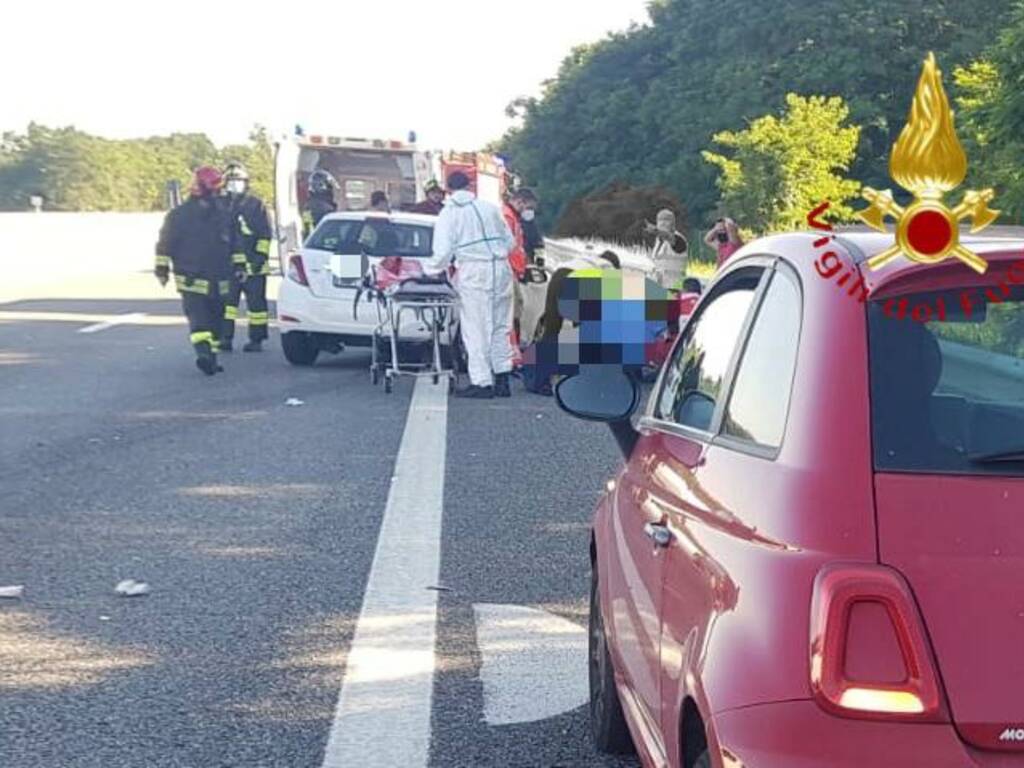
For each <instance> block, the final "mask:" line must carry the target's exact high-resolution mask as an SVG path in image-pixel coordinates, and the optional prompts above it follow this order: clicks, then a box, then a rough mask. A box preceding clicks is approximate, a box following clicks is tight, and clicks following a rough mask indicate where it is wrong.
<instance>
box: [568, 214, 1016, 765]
mask: <svg viewBox="0 0 1024 768" xmlns="http://www.w3.org/2000/svg"><path fill="white" fill-rule="evenodd" d="M818 237H819V235H812V234H789V235H779V236H774V237H770V238H766V239H762V240H759V241H756V242H754V243H751V244H748V245H747V246H745V247H744V248H743V250H742V251H740V252H739V253H738V254H737V255H736V256H734V257H733V258H732V259H730V261H729V262H728V264H727V265H726V266H725V267H724V268H723V270H722V272H721V273H720V274H719V275H718V276H717V277H716V279H715V281H714V282H713V283H712V284H711V286H710V287H709V288H708V289H707V290H706V292H705V293H704V295H703V296H702V298H701V300H700V303H699V304H698V306H697V309H696V311H695V312H694V314H693V315H692V317H691V318H690V320H689V322H688V323H687V325H686V327H685V328H684V329H683V331H682V332H681V334H680V336H679V339H678V341H677V342H676V344H675V346H674V347H673V349H672V352H671V355H670V357H669V359H668V361H667V362H666V364H665V366H664V368H663V369H662V372H661V375H660V377H659V379H658V382H657V383H656V384H655V386H654V389H653V391H652V392H651V394H650V396H649V399H648V402H647V405H646V409H645V410H644V412H643V413H642V415H641V416H639V418H637V419H635V420H630V418H629V417H630V415H631V413H632V412H633V411H634V410H635V409H636V408H637V406H638V403H639V400H640V385H639V384H638V383H637V382H636V381H635V380H634V379H633V378H631V377H629V376H626V375H625V374H623V373H622V371H621V370H620V369H617V368H614V367H612V366H603V367H601V372H599V373H596V374H594V375H591V376H577V377H574V378H568V379H563V380H562V381H561V382H559V385H558V388H557V395H558V400H559V404H560V405H561V406H562V408H563V409H565V410H567V411H569V412H570V413H572V414H574V415H576V416H579V417H582V418H588V419H593V420H600V421H605V422H609V423H610V424H611V426H612V428H613V431H614V432H615V434H616V437H617V438H618V441H619V444H620V445H621V446H622V447H623V449H624V452H625V453H626V461H625V464H624V466H623V467H622V469H621V470H620V472H619V473H618V474H617V475H616V477H615V478H614V479H612V480H610V481H609V483H608V487H607V490H606V492H605V493H604V495H603V496H602V498H601V499H600V501H599V503H598V506H597V510H596V513H595V516H594V522H593V537H592V543H591V550H590V554H591V560H592V564H593V588H592V591H591V592H592V597H591V612H590V616H591V618H590V622H591V654H590V684H591V701H590V715H591V725H592V730H593V736H594V738H595V740H596V743H597V745H598V746H599V747H600V748H601V749H602V750H605V751H625V750H629V749H631V748H633V746H634V745H635V748H636V750H637V751H638V753H639V755H640V758H641V760H642V761H643V763H644V765H647V766H674V767H676V768H694V767H695V766H700V767H701V768H704V767H706V766H716V768H726V767H727V768H738V767H739V766H746V768H793V767H794V766H840V767H842V766H846V767H848V768H864V767H865V766H884V767H888V766H929V768H940V767H941V766H949V767H950V768H954V767H955V768H964V766H1011V765H1013V766H1017V765H1019V766H1024V240H1021V239H1016V240H1015V239H1007V238H1002V239H1000V238H997V237H993V238H984V239H983V238H967V239H965V240H964V243H963V244H964V245H966V246H967V247H968V248H970V249H972V250H973V251H975V252H976V253H977V254H979V255H981V256H982V257H983V258H985V259H986V260H987V261H988V262H989V267H988V270H987V272H986V273H985V274H984V275H979V274H977V273H976V272H974V271H972V270H971V269H969V268H968V267H967V266H965V265H964V264H963V263H961V262H960V261H958V260H956V259H948V260H946V261H944V262H942V263H940V264H937V265H931V266H924V265H921V264H917V263H913V262H910V261H908V260H906V259H903V258H900V259H897V260H896V261H895V262H894V263H891V264H889V265H888V266H886V267H884V268H882V269H880V270H878V271H875V272H872V271H871V270H869V269H868V267H867V265H866V263H865V261H866V260H867V259H868V258H870V257H871V256H872V255H873V254H876V253H879V252H880V251H882V250H883V249H885V248H886V247H888V246H889V245H891V244H892V238H891V237H886V236H884V235H874V234H860V233H849V234H837V236H836V238H835V239H834V240H832V241H829V243H828V245H827V246H824V248H822V247H820V246H818V245H816V243H815V241H816V239H817V238H818ZM819 242H821V241H819ZM634 421H635V424H634ZM1018 652H1021V653H1020V655H1018Z"/></svg>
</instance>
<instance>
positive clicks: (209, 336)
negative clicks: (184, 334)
mask: <svg viewBox="0 0 1024 768" xmlns="http://www.w3.org/2000/svg"><path fill="white" fill-rule="evenodd" d="M188 340H189V341H191V342H192V343H193V344H203V343H206V344H209V345H210V346H211V347H212V346H213V345H214V343H215V342H216V339H215V338H214V336H213V333H212V332H211V331H196V332H195V333H192V334H189V337H188Z"/></svg>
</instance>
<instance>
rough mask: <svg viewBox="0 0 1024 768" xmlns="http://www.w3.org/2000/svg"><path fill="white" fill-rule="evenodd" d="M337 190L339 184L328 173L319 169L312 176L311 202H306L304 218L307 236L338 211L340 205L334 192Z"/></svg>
mask: <svg viewBox="0 0 1024 768" xmlns="http://www.w3.org/2000/svg"><path fill="white" fill-rule="evenodd" d="M337 188H338V182H336V181H335V180H334V177H333V176H331V174H329V173H328V172H327V171H325V170H323V169H319V170H316V171H313V173H312V174H310V177H309V186H308V190H309V200H308V201H307V202H306V213H305V215H304V216H303V217H302V220H303V223H304V224H305V225H306V235H307V236H308V235H309V233H310V232H312V231H313V230H314V229H316V225H317V224H319V223H320V219H322V218H323V217H324V216H326V215H327V214H329V213H334V212H335V211H336V210H338V204H337V203H336V202H334V190H336V189H337Z"/></svg>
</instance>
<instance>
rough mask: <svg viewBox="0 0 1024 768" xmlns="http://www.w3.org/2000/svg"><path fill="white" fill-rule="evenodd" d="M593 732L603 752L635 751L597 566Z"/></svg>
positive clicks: (592, 603)
mask: <svg viewBox="0 0 1024 768" xmlns="http://www.w3.org/2000/svg"><path fill="white" fill-rule="evenodd" d="M589 666H590V670H589V671H590V732H591V735H592V736H593V738H594V745H595V746H596V747H597V748H598V750H600V751H601V752H607V753H611V754H616V755H623V754H630V753H632V752H633V751H634V747H633V739H632V737H631V736H630V735H629V728H628V726H627V725H626V718H625V716H623V714H622V703H621V702H620V701H619V692H618V690H616V688H615V671H614V670H613V668H612V659H611V656H610V655H609V653H608V638H607V636H606V635H605V631H604V618H603V617H602V615H601V590H600V589H599V587H598V580H597V569H596V568H595V569H594V571H593V576H592V577H591V579H590V665H589Z"/></svg>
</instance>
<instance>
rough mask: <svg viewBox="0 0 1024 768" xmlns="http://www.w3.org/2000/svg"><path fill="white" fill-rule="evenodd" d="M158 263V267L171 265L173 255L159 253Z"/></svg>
mask: <svg viewBox="0 0 1024 768" xmlns="http://www.w3.org/2000/svg"><path fill="white" fill-rule="evenodd" d="M156 265H157V266H158V267H170V266H171V257H170V256H161V255H157V257H156Z"/></svg>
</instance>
